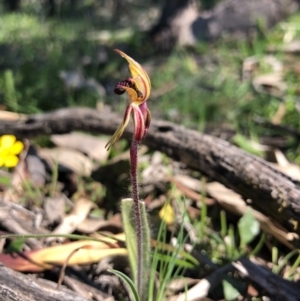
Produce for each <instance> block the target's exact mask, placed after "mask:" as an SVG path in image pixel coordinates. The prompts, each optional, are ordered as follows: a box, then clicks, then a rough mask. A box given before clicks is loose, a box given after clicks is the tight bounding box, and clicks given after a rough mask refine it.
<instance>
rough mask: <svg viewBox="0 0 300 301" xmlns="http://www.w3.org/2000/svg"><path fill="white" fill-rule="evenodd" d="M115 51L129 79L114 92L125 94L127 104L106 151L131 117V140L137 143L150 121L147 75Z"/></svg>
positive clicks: (125, 56) (134, 62)
mask: <svg viewBox="0 0 300 301" xmlns="http://www.w3.org/2000/svg"><path fill="white" fill-rule="evenodd" d="M115 51H116V52H117V53H119V54H120V55H121V56H122V57H123V58H124V59H125V60H126V61H127V62H128V64H129V71H130V73H131V77H129V78H127V79H125V80H123V81H120V82H118V84H117V85H116V87H115V90H114V92H115V93H116V94H118V95H121V94H123V93H125V92H127V94H128V95H129V103H128V105H127V107H126V110H125V114H124V118H123V122H122V123H121V124H120V126H119V127H118V128H117V130H116V132H115V133H114V134H113V136H112V137H111V139H110V140H109V141H108V143H107V144H106V146H105V147H106V148H107V149H108V150H109V149H110V147H111V146H112V145H113V144H114V143H115V142H116V141H117V140H119V139H120V137H121V136H122V134H123V132H124V129H125V128H126V126H127V125H128V123H129V120H130V116H131V115H132V118H133V123H134V134H133V139H134V140H135V141H136V142H137V143H139V142H141V141H142V140H143V139H144V138H145V136H146V134H147V131H148V129H149V126H150V121H151V115H150V111H149V109H148V107H147V102H146V101H147V99H148V98H149V96H150V91H151V82H150V79H149V76H148V74H147V73H146V71H145V70H144V69H143V67H142V66H141V65H140V64H139V63H138V62H136V61H135V60H134V59H132V58H131V57H130V56H128V55H127V54H125V53H124V52H122V51H121V50H118V49H115Z"/></svg>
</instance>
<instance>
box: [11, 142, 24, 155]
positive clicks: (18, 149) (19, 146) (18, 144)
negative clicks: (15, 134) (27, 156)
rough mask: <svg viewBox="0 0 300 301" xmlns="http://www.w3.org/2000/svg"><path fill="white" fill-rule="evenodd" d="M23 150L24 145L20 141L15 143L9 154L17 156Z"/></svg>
mask: <svg viewBox="0 0 300 301" xmlns="http://www.w3.org/2000/svg"><path fill="white" fill-rule="evenodd" d="M23 148H24V144H23V143H22V142H21V141H17V142H16V143H15V144H14V145H13V146H12V147H11V149H10V153H11V154H14V155H18V154H20V153H21V151H22V150H23Z"/></svg>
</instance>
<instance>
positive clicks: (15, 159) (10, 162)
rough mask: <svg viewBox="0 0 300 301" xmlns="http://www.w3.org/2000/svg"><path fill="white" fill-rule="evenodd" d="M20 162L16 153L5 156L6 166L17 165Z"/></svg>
mask: <svg viewBox="0 0 300 301" xmlns="http://www.w3.org/2000/svg"><path fill="white" fill-rule="evenodd" d="M18 163H19V158H18V157H17V156H15V155H10V156H7V157H6V158H5V161H4V166H5V167H8V168H9V167H15V166H16V165H17V164H18Z"/></svg>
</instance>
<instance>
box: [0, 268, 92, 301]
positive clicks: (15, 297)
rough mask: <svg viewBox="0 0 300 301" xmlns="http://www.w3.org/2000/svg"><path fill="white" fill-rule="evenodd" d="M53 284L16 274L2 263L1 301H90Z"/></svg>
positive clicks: (0, 277)
mask: <svg viewBox="0 0 300 301" xmlns="http://www.w3.org/2000/svg"><path fill="white" fill-rule="evenodd" d="M51 284H53V283H52V282H50V281H46V280H43V279H41V280H38V279H34V278H33V277H30V276H28V275H23V274H21V273H18V272H15V271H13V270H11V269H9V268H7V267H5V266H3V265H2V264H1V263H0V301H40V300H43V301H62V300H64V301H88V299H85V298H82V297H80V296H78V295H76V294H75V293H74V292H72V291H70V290H67V289H63V290H57V289H56V287H53V285H51Z"/></svg>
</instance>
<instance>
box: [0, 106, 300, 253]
mask: <svg viewBox="0 0 300 301" xmlns="http://www.w3.org/2000/svg"><path fill="white" fill-rule="evenodd" d="M121 120H122V117H121V116H118V115H117V114H114V113H109V112H103V113H101V112H97V111H94V110H92V109H88V108H70V109H62V110H57V111H54V112H51V113H46V114H40V115H32V116H28V118H27V119H26V120H19V121H13V122H12V121H10V122H8V121H0V135H2V134H14V135H16V136H18V137H24V138H25V137H27V138H33V137H36V136H38V135H45V134H46V135H50V134H63V133H68V132H70V131H74V130H81V131H87V132H93V133H98V134H99V133H102V134H112V133H113V132H114V131H115V130H116V128H117V126H118V125H119V122H120V121H121ZM132 133H133V132H132V128H131V127H129V128H127V129H126V130H125V132H124V138H127V139H131V137H132ZM143 143H144V144H145V145H147V146H149V147H150V148H151V149H155V150H159V151H162V152H164V153H165V154H167V155H168V156H170V157H171V158H173V159H174V160H177V161H180V162H183V163H185V164H186V165H187V167H189V168H191V169H194V170H198V171H200V172H202V173H203V174H205V175H207V176H209V177H211V178H213V179H215V180H216V181H218V182H220V183H222V184H224V185H225V186H227V187H228V188H231V189H232V190H234V191H236V192H237V193H239V194H240V195H242V196H243V197H244V198H245V199H250V200H251V205H252V206H253V207H254V208H256V209H257V210H259V211H261V212H263V213H264V214H266V215H268V216H271V217H272V218H273V219H274V220H276V221H278V222H279V223H280V224H282V225H283V226H284V227H286V228H287V229H288V230H289V231H291V232H296V233H297V234H298V235H299V234H300V226H299V225H300V182H298V181H296V180H293V179H291V178H290V177H288V176H287V175H285V174H283V173H282V172H280V171H278V170H276V169H274V168H273V167H272V166H271V165H270V164H268V162H266V161H264V160H263V159H261V158H258V157H255V156H253V155H250V154H248V153H246V152H245V151H243V150H241V149H239V148H237V147H235V146H234V145H232V144H230V143H229V142H227V141H224V140H221V139H219V138H216V137H213V136H210V135H206V134H202V133H199V132H197V131H194V130H190V129H186V128H184V127H181V126H178V125H176V124H174V123H171V122H166V121H161V120H153V121H152V123H151V126H150V130H149V133H148V134H147V137H146V138H145V140H144V142H143ZM292 243H294V245H296V246H298V247H299V246H300V243H299V242H298V241H294V242H292Z"/></svg>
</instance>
